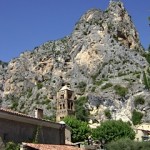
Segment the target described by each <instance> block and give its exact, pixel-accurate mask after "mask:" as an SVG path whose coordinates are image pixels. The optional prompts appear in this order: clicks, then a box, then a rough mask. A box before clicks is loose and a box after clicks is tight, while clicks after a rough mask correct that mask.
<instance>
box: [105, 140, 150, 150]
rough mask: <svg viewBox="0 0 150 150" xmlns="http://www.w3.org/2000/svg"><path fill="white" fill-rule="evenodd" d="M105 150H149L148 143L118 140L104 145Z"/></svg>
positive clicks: (149, 144)
mask: <svg viewBox="0 0 150 150" xmlns="http://www.w3.org/2000/svg"><path fill="white" fill-rule="evenodd" d="M106 149H107V150H149V149H150V142H135V141H132V140H130V139H120V140H118V141H113V142H111V143H108V144H107V145H106Z"/></svg>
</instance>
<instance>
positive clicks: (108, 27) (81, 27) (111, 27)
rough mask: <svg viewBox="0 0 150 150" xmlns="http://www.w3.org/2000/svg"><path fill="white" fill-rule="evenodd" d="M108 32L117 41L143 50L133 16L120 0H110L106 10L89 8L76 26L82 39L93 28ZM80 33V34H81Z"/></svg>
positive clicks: (131, 47) (77, 32) (76, 32)
mask: <svg viewBox="0 0 150 150" xmlns="http://www.w3.org/2000/svg"><path fill="white" fill-rule="evenodd" d="M93 29H94V30H97V32H101V33H102V32H103V34H104V35H106V33H108V34H109V35H110V36H111V37H113V38H114V39H115V40H116V41H117V42H119V43H120V44H122V45H124V46H125V47H127V48H129V49H132V50H136V51H139V52H143V51H144V49H143V47H142V46H141V43H140V39H139V35H138V32H137V31H136V28H135V26H134V24H133V22H132V20H131V16H130V15H129V14H128V12H127V11H126V9H125V7H124V5H123V3H122V2H120V1H110V3H109V6H108V8H107V9H106V10H105V11H102V10H100V9H91V10H88V11H87V12H86V13H85V14H84V15H83V16H82V17H81V18H80V20H79V21H78V22H77V24H76V26H75V31H74V32H73V34H74V33H75V35H78V38H80V39H82V38H83V37H84V35H85V36H88V35H89V33H91V30H93ZM82 31H84V32H83V34H81V33H82ZM79 33H80V34H79Z"/></svg>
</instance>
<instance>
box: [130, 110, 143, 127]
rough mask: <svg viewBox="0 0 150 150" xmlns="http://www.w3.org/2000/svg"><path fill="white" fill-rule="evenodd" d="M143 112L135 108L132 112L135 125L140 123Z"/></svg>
mask: <svg viewBox="0 0 150 150" xmlns="http://www.w3.org/2000/svg"><path fill="white" fill-rule="evenodd" d="M142 117H143V114H142V113H141V112H138V111H136V110H135V109H134V110H133V112H132V122H133V124H134V125H137V124H140V123H141V119H142Z"/></svg>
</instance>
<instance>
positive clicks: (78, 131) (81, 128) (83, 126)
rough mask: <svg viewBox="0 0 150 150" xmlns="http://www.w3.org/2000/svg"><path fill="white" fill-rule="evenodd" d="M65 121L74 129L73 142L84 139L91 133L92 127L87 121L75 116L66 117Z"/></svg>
mask: <svg viewBox="0 0 150 150" xmlns="http://www.w3.org/2000/svg"><path fill="white" fill-rule="evenodd" d="M64 122H65V123H66V124H67V125H68V126H70V127H71V129H72V133H71V138H72V142H79V141H84V140H85V139H87V138H88V136H89V135H90V127H89V126H88V123H87V122H83V121H80V120H78V119H76V118H75V117H74V116H67V117H65V118H64Z"/></svg>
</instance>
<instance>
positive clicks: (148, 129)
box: [135, 123, 150, 141]
mask: <svg viewBox="0 0 150 150" xmlns="http://www.w3.org/2000/svg"><path fill="white" fill-rule="evenodd" d="M135 132H136V136H135V140H136V141H150V123H142V124H140V125H137V126H136V128H135Z"/></svg>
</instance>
